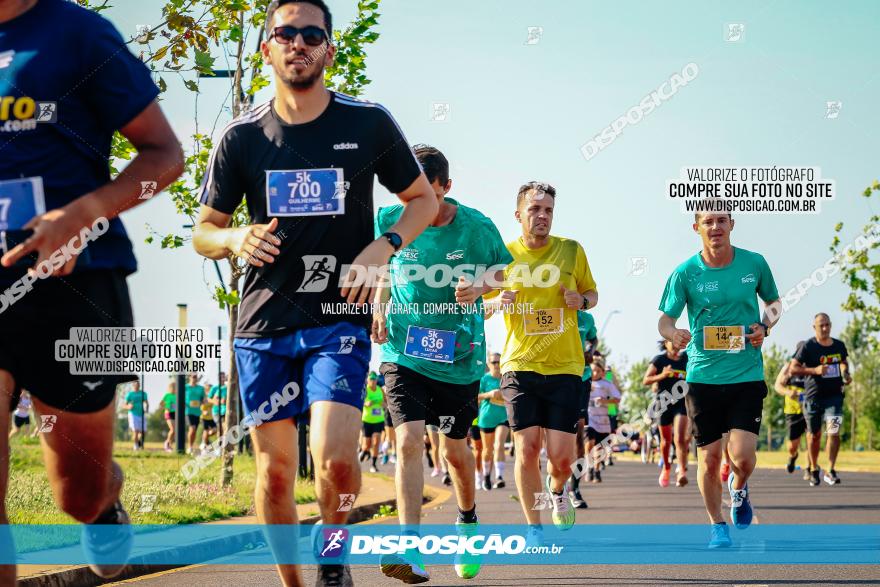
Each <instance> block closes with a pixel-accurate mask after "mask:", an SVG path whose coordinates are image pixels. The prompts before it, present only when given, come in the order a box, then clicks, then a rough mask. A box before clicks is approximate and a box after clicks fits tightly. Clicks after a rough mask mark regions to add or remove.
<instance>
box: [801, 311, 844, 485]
mask: <svg viewBox="0 0 880 587" xmlns="http://www.w3.org/2000/svg"><path fill="white" fill-rule="evenodd" d="M813 330H814V331H815V333H816V336H814V337H813V338H811V339H809V340H807V341H805V342H804V343H803V345H802V346H800V347H799V348H798V350H797V352H796V353H795V355H794V357H792V359H791V367H790V369H789V370H790V371H791V374H792V375H795V376H796V375H802V376H803V377H804V417H805V418H806V421H807V447H808V448H809V450H810V463H811V466H812V468H811V469H810V477H811V479H810V485H813V486H814V487H815V486H816V485H818V484H819V461H818V459H819V446H820V443H821V440H822V421H823V420H824V421H825V436H826V445H827V450H828V470H827V471H825V475H824V480H825V482H826V483H828V484H829V485H837V484H838V483H840V478H839V477H838V476H837V471H835V470H834V465H835V463H836V462H837V452H838V451H839V450H840V428H841V427H842V425H843V386H844V385H848V384H849V383H852V377H851V376H850V374H849V370H848V368H847V361H846V360H847V356H848V353H847V350H846V345H845V344H843V342H842V341H840V340H837V339H836V338H831V319H830V318H829V317H828V314H825V313H819V314H816V317H815V318H814V319H813Z"/></svg>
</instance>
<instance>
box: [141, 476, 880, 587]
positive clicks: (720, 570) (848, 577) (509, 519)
mask: <svg viewBox="0 0 880 587" xmlns="http://www.w3.org/2000/svg"><path fill="white" fill-rule="evenodd" d="M508 468H510V464H509V465H508ZM695 470H696V467H695V466H692V473H693V472H695ZM389 473H390V469H389ZM511 473H512V471H511ZM656 476H657V468H656V465H642V464H640V463H630V462H625V463H624V462H619V463H617V464H616V465H615V466H613V467H609V468H608V469H606V471H605V473H604V475H603V480H604V482H603V483H601V484H591V485H586V484H582V487H583V488H584V496H585V497H586V499H587V501H588V502H589V505H590V508H589V509H588V510H579V511H578V523H582V524H668V523H678V524H702V523H705V522H706V518H705V513H704V511H703V509H702V502H701V500H700V495H699V491H698V489H697V486H696V483H695V480H693V481H694V482H692V483H691V484H690V485H688V486H687V487H685V488H680V489H679V488H675V487H669V488H666V489H662V488H660V487H659V486H658V485H657V481H656ZM426 481H427V483H428V484H430V485H433V486H436V487H441V488H442V485H440V483H439V482H438V480H437V479H431V478H430V477H426ZM509 481H511V483H509V485H508V487H507V488H505V489H501V490H492V491H489V492H479V493H478V500H477V503H478V512H479V515H480V520H481V521H482V522H484V523H520V522H521V520H522V513H521V510H520V508H519V503H518V502H516V501H515V500H514V499H513V497H512V496H513V495H514V493H515V489H514V488H513V487H512V485H513V483H512V475H511V479H509ZM750 486H751V487H752V499H753V502H754V504H755V509H756V514H757V520H758V523H760V524H826V523H827V524H832V523H833V524H864V523H870V524H880V474H868V473H847V474H842V484H841V485H838V486H835V487H829V486H827V485H822V486H820V487H810V486H809V485H808V483H807V482H805V481H803V480H802V478H801V474H800V472H796V473H795V474H793V475H788V474H787V473H785V471H777V470H764V469H759V470H758V471H756V473H755V475H754V476H753V480H752V481H751V482H750ZM455 514H456V505H455V501H454V498H450V499H449V500H447V501H445V502H444V503H439V504H435V505H434V506H433V507H431V508H428V509H427V510H426V511H425V518H424V522H425V523H426V524H448V523H451V522H453V521H454V519H455ZM395 522H396V521H395V520H388V521H386V522H385V523H395ZM548 523H549V520H548ZM218 562H219V561H218ZM429 571H430V573H431V583H429V584H431V585H498V586H504V585H687V586H688V587H690V586H696V585H713V586H715V585H774V586H779V585H816V586H819V585H847V586H849V585H880V567H878V566H870V565H864V566H851V565H773V566H769V565H761V566H758V565H753V566H744V565H736V566H733V565H662V566H661V565H639V564H632V565H589V566H586V565H580V566H578V565H571V566H561V565H546V566H538V565H519V566H513V565H508V566H498V565H486V566H484V567H483V570H482V571H481V572H480V575H479V577H477V579H475V580H473V581H463V580H461V579H458V578H457V577H456V576H455V573H454V571H453V568H452V566H451V565H449V566H432V567H429ZM314 573H315V570H314V567H306V570H305V577H306V580H307V583H311V582H312V581H313V580H314V576H315V575H314ZM353 575H354V579H355V583H356V584H357V585H363V586H367V585H369V586H371V587H372V586H385V585H389V586H394V587H397V586H399V585H402V583H400V582H398V581H395V580H391V579H387V578H386V577H384V576H383V575H382V574H381V573H380V572H379V570H378V568H376V567H367V566H355V567H353ZM130 582H134V583H137V584H138V585H139V586H141V587H147V586H149V587H153V586H160V585H161V586H168V587H172V586H179V587H192V585H231V584H235V585H242V586H250V585H280V582H279V581H278V579H277V576H276V575H275V571H274V569H273V568H271V567H266V566H264V565H263V566H257V565H254V566H247V565H226V566H223V565H202V566H196V567H187V568H185V569H181V570H176V571H171V572H168V573H164V574H159V575H151V576H148V577H142V578H140V579H135V580H133V581H130Z"/></svg>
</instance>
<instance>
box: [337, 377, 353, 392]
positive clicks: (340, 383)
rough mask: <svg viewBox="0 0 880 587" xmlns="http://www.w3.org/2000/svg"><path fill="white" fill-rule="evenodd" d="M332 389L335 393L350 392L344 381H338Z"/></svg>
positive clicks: (346, 382)
mask: <svg viewBox="0 0 880 587" xmlns="http://www.w3.org/2000/svg"><path fill="white" fill-rule="evenodd" d="M333 389H335V390H336V391H351V387H349V385H348V381H346V380H345V379H340V380H338V381H337V382H336V383H334V384H333Z"/></svg>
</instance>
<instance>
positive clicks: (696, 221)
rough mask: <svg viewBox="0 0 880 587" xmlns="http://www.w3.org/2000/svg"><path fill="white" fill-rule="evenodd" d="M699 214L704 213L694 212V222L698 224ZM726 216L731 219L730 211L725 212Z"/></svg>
mask: <svg viewBox="0 0 880 587" xmlns="http://www.w3.org/2000/svg"><path fill="white" fill-rule="evenodd" d="M701 214H704V213H703V212H696V213H694V222H695V223H696V224H699V223H700V215H701ZM727 217H728V218H730V219H731V220H733V214H731V213H730V212H728V213H727Z"/></svg>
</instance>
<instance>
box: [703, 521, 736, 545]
mask: <svg viewBox="0 0 880 587" xmlns="http://www.w3.org/2000/svg"><path fill="white" fill-rule="evenodd" d="M732 544H733V542H732V541H731V540H730V528H728V527H727V524H725V523H724V522H721V523H720V524H712V534H711V537H710V538H709V548H730V546H731V545H732Z"/></svg>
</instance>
